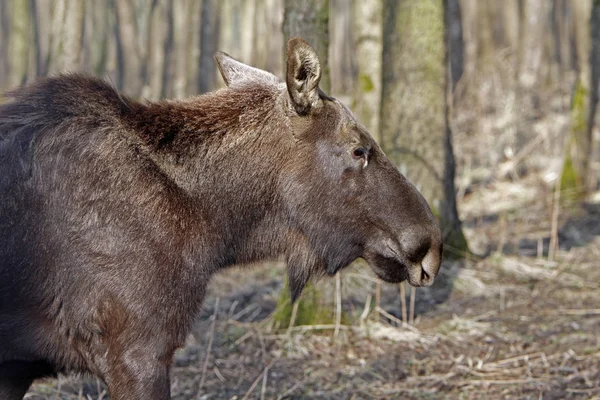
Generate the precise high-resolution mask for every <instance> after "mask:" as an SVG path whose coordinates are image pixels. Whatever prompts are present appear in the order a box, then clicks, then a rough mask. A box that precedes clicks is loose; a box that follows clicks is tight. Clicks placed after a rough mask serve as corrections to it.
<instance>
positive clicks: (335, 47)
mask: <svg viewBox="0 0 600 400" xmlns="http://www.w3.org/2000/svg"><path fill="white" fill-rule="evenodd" d="M356 3H357V2H356V0H331V2H330V8H331V10H330V13H331V15H334V16H335V18H332V19H331V21H330V23H329V37H330V42H331V45H330V46H329V57H330V67H331V93H334V94H335V95H336V96H338V95H340V94H342V93H343V94H345V93H352V92H353V89H354V81H355V78H354V72H355V68H356V66H355V65H354V57H353V54H354V52H355V47H354V46H353V45H352V44H353V43H354V42H355V39H354V29H353V25H354V26H356V25H355V22H357V21H359V20H360V19H361V18H365V17H366V15H363V16H361V18H356V19H353V14H354V12H353V11H354V9H355V8H356ZM360 3H363V4H369V3H374V2H369V1H360ZM380 3H381V2H380ZM363 7H364V6H363ZM378 9H379V10H380V11H379V12H380V14H381V5H380V6H379V7H378ZM365 11H366V12H367V13H369V12H370V13H372V12H373V11H371V10H365ZM379 19H380V20H381V16H380V17H379ZM372 29H373V30H379V31H381V23H379V24H378V25H375V26H373V28H372ZM380 36H381V34H380Z"/></svg>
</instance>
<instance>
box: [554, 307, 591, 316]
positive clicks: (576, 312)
mask: <svg viewBox="0 0 600 400" xmlns="http://www.w3.org/2000/svg"><path fill="white" fill-rule="evenodd" d="M560 312H561V313H562V314H566V315H600V308H589V309H581V310H576V309H573V310H560Z"/></svg>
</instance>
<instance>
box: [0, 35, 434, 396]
mask: <svg viewBox="0 0 600 400" xmlns="http://www.w3.org/2000/svg"><path fill="white" fill-rule="evenodd" d="M286 56H287V62H286V73H285V81H284V82H282V81H280V79H278V78H277V77H275V75H272V74H271V73H269V72H267V71H263V70H260V69H257V68H254V67H251V66H248V65H245V64H243V63H241V62H239V61H237V60H235V59H233V58H231V57H230V56H228V55H227V54H225V53H217V54H216V55H215V58H216V61H217V64H218V68H219V70H220V72H221V75H222V76H223V79H224V81H225V87H224V88H222V89H219V90H216V91H214V92H212V93H208V94H204V95H201V96H197V97H192V98H190V99H186V100H163V101H158V102H140V101H135V100H133V99H130V98H128V97H126V96H124V95H121V94H120V93H118V92H117V91H116V90H115V89H114V88H113V87H112V86H111V85H110V84H108V83H105V82H104V81H102V80H100V79H97V78H93V77H88V76H84V75H79V74H66V75H59V76H56V77H49V78H43V79H39V80H38V81H36V82H34V83H32V84H30V85H28V86H24V87H22V88H19V89H16V90H13V91H11V92H8V93H7V94H6V100H5V102H4V103H3V104H2V105H0V170H1V171H2V173H1V174H0V399H3V400H13V399H21V398H23V396H24V395H25V393H26V392H27V390H28V388H29V386H30V385H31V384H32V382H33V381H34V380H35V379H38V378H41V377H50V376H54V375H55V374H57V373H65V374H67V373H91V374H94V375H96V376H97V377H99V378H101V379H102V380H103V381H104V382H105V383H106V385H107V387H108V390H109V393H110V396H111V399H114V400H131V399H161V400H164V399H169V398H170V383H169V369H170V364H171V359H172V356H173V353H174V351H175V350H176V349H177V348H178V347H181V346H182V345H183V344H184V339H185V338H186V335H187V334H188V332H189V330H190V329H191V325H192V323H193V320H194V316H195V314H197V312H199V308H200V306H201V304H202V301H203V298H204V296H205V292H206V288H207V285H208V283H209V281H210V278H211V276H212V275H213V274H215V273H216V272H218V271H220V270H223V269H224V268H226V267H228V266H232V265H235V264H238V265H239V264H248V263H253V262H257V261H261V260H269V259H282V260H285V261H286V263H287V273H288V279H289V287H290V291H291V297H292V300H293V301H295V300H296V299H297V298H298V296H299V295H300V294H301V291H302V289H303V287H304V286H305V284H306V283H307V282H308V281H309V279H310V278H311V277H320V276H324V275H334V274H336V273H337V272H338V271H340V270H341V269H343V268H344V267H346V266H347V265H349V264H350V263H352V262H353V261H354V260H356V259H357V258H363V259H365V260H366V261H367V262H368V264H369V265H370V266H371V268H372V269H373V270H374V272H375V274H376V275H377V276H378V277H380V278H381V279H383V280H385V281H388V282H401V281H404V280H407V281H408V282H409V283H410V284H411V285H413V286H428V285H431V284H432V283H433V281H434V278H435V276H436V274H437V273H438V271H439V268H440V263H441V256H442V237H441V232H440V229H439V226H438V224H437V222H436V219H435V218H434V216H433V214H432V211H431V209H430V208H429V206H428V204H427V202H426V201H425V200H424V199H423V197H422V196H421V194H420V193H419V192H418V191H417V189H416V188H415V187H414V186H413V185H412V184H411V183H410V182H409V181H408V180H407V179H406V178H405V177H404V176H403V175H402V174H400V172H399V171H398V170H397V169H396V168H395V167H394V165H393V164H392V163H391V162H390V160H389V159H388V158H386V156H385V154H384V153H383V152H382V150H381V148H380V147H379V146H378V145H377V143H376V142H375V141H374V140H373V138H372V137H371V136H370V134H369V133H368V132H367V130H366V129H365V128H364V126H362V125H361V124H360V123H359V122H358V121H357V120H356V118H355V117H354V116H353V114H352V113H351V112H350V110H349V109H348V108H346V107H345V106H344V105H342V104H341V103H340V102H339V101H338V100H336V99H335V98H333V97H330V96H328V95H326V94H325V93H324V92H323V91H321V90H320V88H319V80H320V77H321V65H320V63H319V59H318V57H317V54H316V53H315V51H314V49H313V48H312V47H310V45H309V44H308V43H307V42H305V41H304V40H302V39H300V38H292V39H290V40H289V42H288V43H287V54H286Z"/></svg>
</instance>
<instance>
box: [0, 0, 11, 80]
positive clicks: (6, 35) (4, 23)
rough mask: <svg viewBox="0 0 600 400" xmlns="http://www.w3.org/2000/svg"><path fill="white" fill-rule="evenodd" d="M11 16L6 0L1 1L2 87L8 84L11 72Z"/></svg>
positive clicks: (0, 71) (0, 64) (0, 54)
mask: <svg viewBox="0 0 600 400" xmlns="http://www.w3.org/2000/svg"><path fill="white" fill-rule="evenodd" d="M9 43H10V16H9V15H8V7H7V4H6V1H0V89H5V88H6V87H7V86H8V82H7V78H8V75H9V73H10V63H9V46H8V44H9Z"/></svg>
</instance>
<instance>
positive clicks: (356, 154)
mask: <svg viewBox="0 0 600 400" xmlns="http://www.w3.org/2000/svg"><path fill="white" fill-rule="evenodd" d="M352 155H353V156H354V158H363V157H365V156H366V155H367V149H365V148H363V147H359V148H358V149H355V150H354V152H353V153H352Z"/></svg>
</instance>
